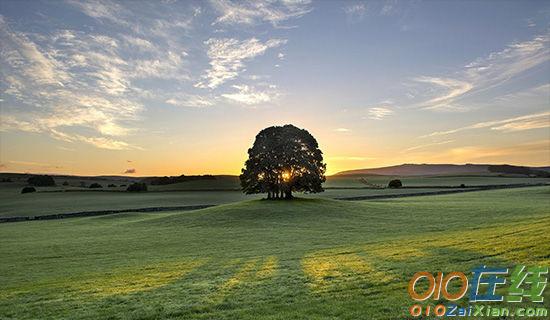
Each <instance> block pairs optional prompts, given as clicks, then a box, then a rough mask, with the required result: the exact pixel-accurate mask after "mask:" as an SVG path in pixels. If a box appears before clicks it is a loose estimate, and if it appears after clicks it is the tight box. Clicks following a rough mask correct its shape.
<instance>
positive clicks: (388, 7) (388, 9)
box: [380, 1, 397, 16]
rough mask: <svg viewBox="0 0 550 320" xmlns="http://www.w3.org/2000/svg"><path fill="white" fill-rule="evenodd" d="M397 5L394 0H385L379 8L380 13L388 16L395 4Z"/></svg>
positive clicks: (392, 11) (393, 10) (393, 9)
mask: <svg viewBox="0 0 550 320" xmlns="http://www.w3.org/2000/svg"><path fill="white" fill-rule="evenodd" d="M396 5H397V2H396V1H386V3H384V5H383V6H382V9H380V15H382V16H389V15H391V14H393V13H394V12H395V6H396Z"/></svg>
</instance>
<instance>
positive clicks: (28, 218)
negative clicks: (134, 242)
mask: <svg viewBox="0 0 550 320" xmlns="http://www.w3.org/2000/svg"><path fill="white" fill-rule="evenodd" d="M213 206H215V205H214V204H201V205H189V206H174V207H147V208H134V209H119V210H96V211H80V212H70V213H58V214H46V215H40V216H18V217H0V223H2V222H20V221H33V220H55V219H65V218H75V217H93V216H103V215H108V214H116V213H126V212H162V211H190V210H199V209H205V208H210V207H213Z"/></svg>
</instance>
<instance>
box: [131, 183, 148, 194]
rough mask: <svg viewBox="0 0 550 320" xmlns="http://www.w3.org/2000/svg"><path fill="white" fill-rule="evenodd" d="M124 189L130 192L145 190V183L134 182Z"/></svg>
mask: <svg viewBox="0 0 550 320" xmlns="http://www.w3.org/2000/svg"><path fill="white" fill-rule="evenodd" d="M126 191H130V192H142V191H147V184H146V183H145V182H134V183H132V184H131V185H129V186H128V188H127V189H126Z"/></svg>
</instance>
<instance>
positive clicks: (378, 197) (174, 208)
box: [0, 183, 549, 223]
mask: <svg viewBox="0 0 550 320" xmlns="http://www.w3.org/2000/svg"><path fill="white" fill-rule="evenodd" d="M548 185H549V184H548V183H521V184H507V185H484V186H478V187H476V188H473V187H470V188H460V189H453V190H440V191H427V192H418V193H399V194H384V195H371V196H355V197H336V198H333V199H335V200H345V201H360V200H382V199H394V198H405V197H418V196H433V195H445V194H453V193H463V192H474V191H487V190H499V189H512V188H527V187H542V186H548ZM403 189H407V188H403ZM411 189H414V188H411ZM214 206H216V205H215V204H201V205H188V206H172V207H146V208H133V209H118V210H96V211H80V212H70V213H58V214H47V215H38V216H37V215H35V216H15V217H0V223H6V222H22V221H36V220H55V219H65V218H77V217H93V216H102V215H109V214H117V213H126V212H164V211H191V210H199V209H205V208H210V207H214Z"/></svg>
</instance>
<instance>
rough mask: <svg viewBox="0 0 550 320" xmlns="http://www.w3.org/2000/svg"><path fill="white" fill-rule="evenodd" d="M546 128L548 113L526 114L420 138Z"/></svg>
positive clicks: (548, 124)
mask: <svg viewBox="0 0 550 320" xmlns="http://www.w3.org/2000/svg"><path fill="white" fill-rule="evenodd" d="M548 127H550V112H541V113H535V114H528V115H524V116H519V117H514V118H508V119H503V120H495V121H486V122H478V123H475V124H472V125H469V126H466V127H462V128H457V129H453V130H447V131H436V132H432V133H430V134H428V135H425V136H422V138H425V137H436V136H445V135H450V134H454V133H458V132H462V131H467V130H474V129H483V128H490V129H491V130H498V131H505V132H506V131H522V130H530V129H539V128H548Z"/></svg>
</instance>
